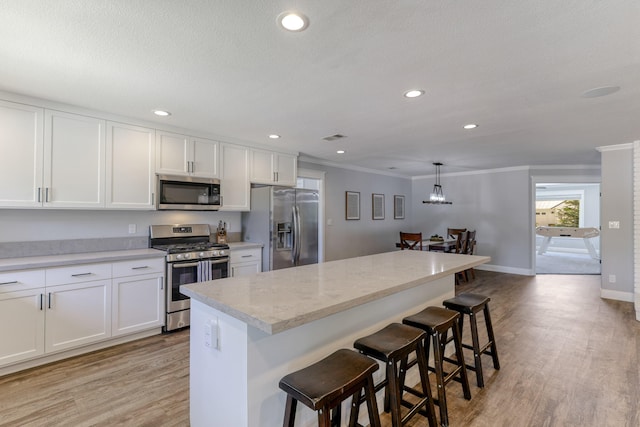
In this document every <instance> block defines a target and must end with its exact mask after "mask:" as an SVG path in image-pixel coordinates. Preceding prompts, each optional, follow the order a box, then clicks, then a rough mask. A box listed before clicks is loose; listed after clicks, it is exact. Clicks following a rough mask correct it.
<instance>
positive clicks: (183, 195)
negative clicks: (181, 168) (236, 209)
mask: <svg viewBox="0 0 640 427" xmlns="http://www.w3.org/2000/svg"><path fill="white" fill-rule="evenodd" d="M156 190H157V193H158V197H157V198H156V200H157V201H156V209H158V210H180V211H216V210H218V209H220V206H222V196H221V195H220V180H219V179H215V178H198V177H192V176H178V175H158V181H157V186H156Z"/></svg>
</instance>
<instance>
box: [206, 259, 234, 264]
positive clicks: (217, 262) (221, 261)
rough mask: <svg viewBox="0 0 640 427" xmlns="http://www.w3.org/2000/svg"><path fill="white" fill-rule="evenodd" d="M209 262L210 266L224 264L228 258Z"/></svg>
mask: <svg viewBox="0 0 640 427" xmlns="http://www.w3.org/2000/svg"><path fill="white" fill-rule="evenodd" d="M210 262H211V264H225V263H227V262H229V258H225V259H216V260H211V261H210Z"/></svg>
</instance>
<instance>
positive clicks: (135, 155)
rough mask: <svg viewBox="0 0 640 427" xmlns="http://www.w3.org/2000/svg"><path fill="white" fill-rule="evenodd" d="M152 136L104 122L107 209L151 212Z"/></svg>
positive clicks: (146, 130)
mask: <svg viewBox="0 0 640 427" xmlns="http://www.w3.org/2000/svg"><path fill="white" fill-rule="evenodd" d="M155 133H156V132H155V130H154V129H149V128H143V127H139V126H132V125H126V124H122V123H114V122H107V168H106V169H107V171H106V172H107V184H106V194H107V197H106V207H107V208H114V209H153V208H154V200H153V197H154V188H155V159H156V158H155Z"/></svg>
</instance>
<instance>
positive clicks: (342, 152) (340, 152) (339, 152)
mask: <svg viewBox="0 0 640 427" xmlns="http://www.w3.org/2000/svg"><path fill="white" fill-rule="evenodd" d="M336 153H338V154H344V150H338V151H336Z"/></svg>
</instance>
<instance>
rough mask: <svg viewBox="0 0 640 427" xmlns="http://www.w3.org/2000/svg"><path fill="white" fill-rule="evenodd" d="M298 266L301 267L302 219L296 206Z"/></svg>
mask: <svg viewBox="0 0 640 427" xmlns="http://www.w3.org/2000/svg"><path fill="white" fill-rule="evenodd" d="M296 224H297V226H298V228H297V230H296V233H297V236H296V265H300V251H301V250H302V235H303V234H302V221H301V219H300V207H299V206H298V205H296Z"/></svg>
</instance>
